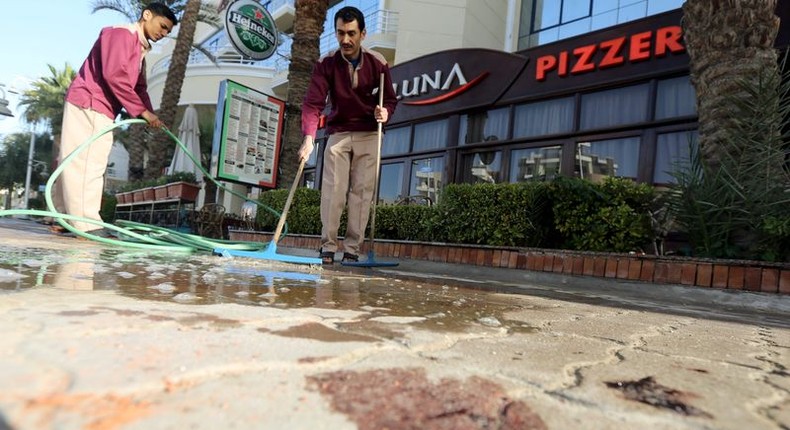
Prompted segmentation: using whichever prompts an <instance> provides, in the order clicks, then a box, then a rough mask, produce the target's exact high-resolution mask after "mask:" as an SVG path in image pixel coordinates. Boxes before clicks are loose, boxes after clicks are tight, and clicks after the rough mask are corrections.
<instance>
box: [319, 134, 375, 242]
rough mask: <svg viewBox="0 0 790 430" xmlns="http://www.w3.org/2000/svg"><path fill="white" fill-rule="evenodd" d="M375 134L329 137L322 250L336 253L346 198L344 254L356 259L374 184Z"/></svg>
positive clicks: (322, 180) (363, 233)
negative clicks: (353, 255) (338, 231)
mask: <svg viewBox="0 0 790 430" xmlns="http://www.w3.org/2000/svg"><path fill="white" fill-rule="evenodd" d="M376 142H377V132H375V131H372V132H371V131H364V132H359V131H358V132H344V133H335V134H333V135H331V136H329V141H328V142H327V146H326V150H325V151H324V170H323V174H322V177H321V178H322V179H321V224H322V227H321V250H322V251H323V252H336V251H337V229H338V227H339V226H340V216H341V215H342V214H343V208H344V207H345V206H346V197H348V225H347V228H346V234H345V238H344V239H343V250H344V251H345V252H348V253H350V254H355V255H359V246H360V244H361V243H362V242H363V241H364V240H365V227H367V225H368V218H369V216H370V204H371V202H372V200H373V191H374V187H375V185H376V184H374V182H375V181H376V154H377V148H376Z"/></svg>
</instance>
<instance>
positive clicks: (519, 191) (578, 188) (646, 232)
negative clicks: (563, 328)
mask: <svg viewBox="0 0 790 430" xmlns="http://www.w3.org/2000/svg"><path fill="white" fill-rule="evenodd" d="M287 196H288V190H272V191H267V192H265V193H263V194H262V195H261V198H260V201H261V202H262V203H264V204H266V205H268V206H270V207H272V208H274V209H276V210H278V211H279V210H282V207H283V206H284V204H285V200H286V198H287ZM654 197H655V194H654V191H653V189H652V188H651V187H649V186H647V185H643V184H635V183H634V182H632V181H631V180H628V179H616V178H614V179H608V180H606V181H604V182H603V183H601V184H595V183H592V182H589V181H586V180H582V179H573V178H560V179H557V180H555V181H553V182H530V183H523V184H474V185H472V184H449V185H447V186H446V187H445V188H444V189H443V191H442V199H441V201H440V202H439V204H437V205H435V206H421V205H405V206H404V205H382V206H379V207H378V208H377V209H376V238H379V239H395V240H414V241H425V242H447V243H467V244H479V245H491V246H517V247H544V248H566V249H577V250H587V251H617V252H627V251H633V250H637V249H640V248H643V246H644V245H645V244H646V243H649V242H650V241H651V240H652V238H653V232H652V230H651V227H650V210H651V204H652V202H653V201H654V200H655V198H654ZM320 201H321V197H320V192H319V191H318V190H313V189H307V188H300V189H298V190H297V191H296V194H295V195H294V201H293V203H292V205H291V209H290V211H289V213H288V227H289V230H288V231H289V232H290V233H294V234H320V233H321V217H320V209H319V207H320ZM277 220H278V219H277V217H275V216H274V215H272V214H270V213H269V212H268V211H265V210H258V224H259V225H260V226H261V228H262V229H263V230H265V231H273V230H274V229H275V227H276V224H277ZM345 226H346V214H345V213H344V214H343V217H342V218H341V225H340V228H339V231H338V233H339V234H340V235H343V233H344V232H345ZM369 227H370V226H368V228H369ZM369 234H370V233H369V231H368V232H367V233H366V236H367V235H369Z"/></svg>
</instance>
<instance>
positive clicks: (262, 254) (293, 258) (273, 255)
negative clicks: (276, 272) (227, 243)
mask: <svg viewBox="0 0 790 430" xmlns="http://www.w3.org/2000/svg"><path fill="white" fill-rule="evenodd" d="M305 162H307V159H306V158H304V159H302V162H301V163H299V169H298V170H297V171H296V177H295V178H294V183H293V185H291V191H290V192H289V193H288V199H286V200H285V207H284V208H283V213H282V214H281V215H280V221H279V222H278V223H277V229H275V230H274V236H272V241H271V242H269V245H267V246H266V249H264V250H263V251H240V250H235V249H227V248H215V249H214V253H215V254H219V255H222V256H223V257H248V258H257V259H259V260H274V261H283V262H285V263H294V264H319V265H320V264H321V259H320V258H317V257H315V258H313V257H301V256H298V255H290V254H278V253H277V241H278V240H280V234H281V233H282V232H283V227H284V226H285V218H286V216H288V209H290V208H291V201H293V198H294V193H295V192H296V186H297V185H299V179H300V178H301V177H302V170H304V164H305Z"/></svg>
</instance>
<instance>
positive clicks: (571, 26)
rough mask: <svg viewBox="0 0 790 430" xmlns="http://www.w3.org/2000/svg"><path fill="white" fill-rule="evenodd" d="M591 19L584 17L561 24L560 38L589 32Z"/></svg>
mask: <svg viewBox="0 0 790 430" xmlns="http://www.w3.org/2000/svg"><path fill="white" fill-rule="evenodd" d="M590 25H591V20H590V18H584V19H580V20H577V21H572V22H569V23H567V24H562V25H561V26H560V33H559V36H560V39H567V38H569V37H573V36H578V35H580V34H584V33H588V32H589V31H590Z"/></svg>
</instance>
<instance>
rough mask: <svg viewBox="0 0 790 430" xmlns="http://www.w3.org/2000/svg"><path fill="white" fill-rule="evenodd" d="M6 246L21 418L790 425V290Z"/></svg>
mask: <svg viewBox="0 0 790 430" xmlns="http://www.w3.org/2000/svg"><path fill="white" fill-rule="evenodd" d="M0 243H2V244H3V249H2V252H0V333H1V334H2V335H1V336H0V429H3V428H12V429H47V428H59V429H60V428H63V429H82V428H86V429H110V428H124V429H170V428H179V429H180V428H201V429H203V428H205V429H209V428H210V429H216V428H273V429H275V428H276V429H282V428H289V429H291V428H293V429H354V428H358V429H391V430H395V429H494V428H496V429H529V428H535V429H543V428H549V429H567V428H585V429H611V428H637V427H642V428H650V429H708V428H710V429H745V428H749V429H788V428H790V373H789V372H790V371H788V368H790V349H788V348H790V298H788V297H786V296H776V295H768V294H760V293H745V292H727V291H716V290H708V289H701V288H686V287H679V286H670V285H654V284H638V283H626V282H617V281H608V280H601V279H587V278H582V277H567V276H561V275H553V274H543V273H540V274H533V273H530V272H524V271H515V270H508V269H490V268H479V267H472V266H460V265H450V264H436V263H428V262H419V261H410V260H401V265H400V266H399V267H397V268H390V269H362V268H356V269H349V268H342V267H337V266H336V267H332V268H330V269H322V268H317V267H306V266H296V265H289V264H284V263H276V262H270V261H261V260H249V259H242V258H224V257H218V256H211V255H208V254H206V253H196V254H178V253H172V252H170V253H156V252H148V251H139V250H126V249H121V248H113V247H108V246H104V245H99V244H96V243H93V242H87V241H82V240H77V239H73V238H64V237H56V236H54V235H52V234H49V233H48V232H47V230H46V229H45V228H44V226H42V225H40V224H37V223H35V222H32V221H27V220H20V219H11V218H0ZM279 252H294V253H302V254H305V253H311V252H312V251H307V250H287V249H280V250H279ZM307 255H309V254H307Z"/></svg>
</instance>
